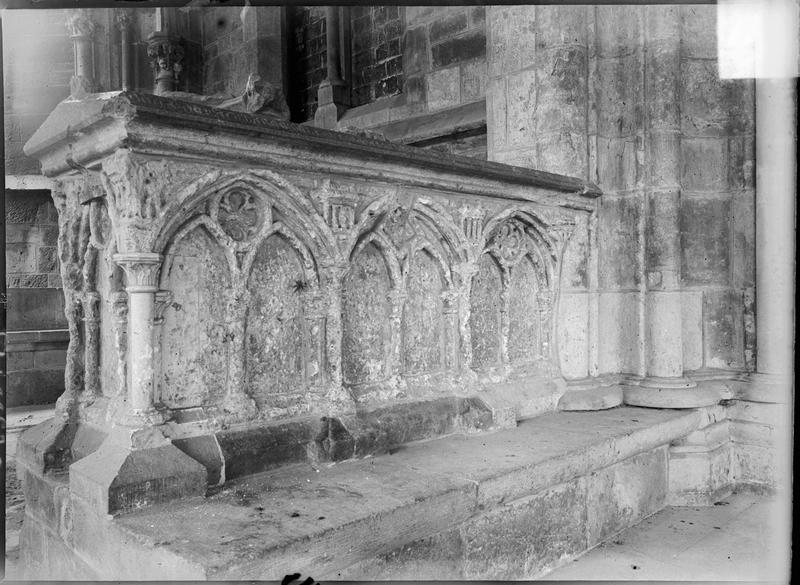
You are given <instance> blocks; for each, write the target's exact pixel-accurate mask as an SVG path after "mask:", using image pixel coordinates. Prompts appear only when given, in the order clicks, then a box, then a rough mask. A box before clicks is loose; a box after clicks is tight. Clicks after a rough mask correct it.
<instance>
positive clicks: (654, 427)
mask: <svg viewBox="0 0 800 585" xmlns="http://www.w3.org/2000/svg"><path fill="white" fill-rule="evenodd" d="M700 419H701V416H700V414H699V413H698V412H697V411H693V410H685V411H668V410H652V409H645V408H635V407H620V408H615V409H611V410H605V411H600V412H558V413H551V414H546V415H542V416H539V417H536V418H534V419H529V420H526V421H523V422H522V423H521V424H520V425H519V426H518V427H517V428H515V429H507V430H501V431H497V432H493V433H486V434H479V435H455V436H450V437H446V438H441V439H436V440H432V441H428V442H421V443H416V444H411V445H406V446H405V447H403V448H401V449H398V450H397V451H394V452H393V453H392V454H387V455H383V456H377V457H372V458H368V459H363V460H357V461H348V462H344V463H339V464H336V465H331V466H330V467H322V468H320V469H314V468H313V467H311V466H310V465H308V464H298V465H294V466H291V467H284V468H280V469H276V470H273V471H269V472H265V473H261V474H258V475H253V476H249V477H243V478H240V479H239V480H235V481H233V482H230V483H228V484H226V485H225V486H224V488H223V489H221V490H220V491H218V492H217V493H216V494H213V495H210V496H209V497H207V498H205V499H202V498H194V499H190V500H184V501H180V502H174V503H171V504H168V505H158V506H153V507H152V508H148V509H145V510H141V511H137V512H132V513H129V514H126V515H123V516H119V517H117V518H113V519H110V518H106V519H101V518H96V517H95V520H91V518H92V517H93V516H94V515H93V514H92V513H91V511H90V509H89V508H88V507H86V509H85V510H82V509H81V507H83V506H84V505H83V504H82V503H81V502H80V501H73V504H74V508H73V511H72V518H73V525H74V527H73V532H74V531H75V529H77V528H78V526H77V525H76V523H77V524H81V523H93V525H92V526H91V527H90V526H88V525H87V526H85V527H84V528H83V529H82V530H81V531H80V532H81V533H82V534H84V535H92V536H91V538H89V539H88V541H87V542H81V539H76V538H73V539H72V541H73V546H74V547H75V549H76V551H77V552H78V554H79V555H80V556H81V558H83V559H84V560H85V561H86V562H87V564H88V565H89V566H92V567H94V568H95V570H96V571H97V572H98V577H99V578H103V579H126V578H127V579H129V578H145V577H141V576H140V575H145V574H147V575H158V574H159V572H158V571H159V569H158V567H156V566H148V565H149V564H153V563H154V562H155V561H153V560H151V559H156V558H157V559H160V562H161V563H162V565H163V564H171V566H170V569H169V572H170V578H184V579H198V578H200V579H202V578H205V579H215V580H228V579H268V580H272V579H281V578H282V577H283V576H284V575H287V574H290V573H295V572H300V573H303V574H304V575H312V576H313V577H314V578H315V579H336V578H356V577H358V578H365V577H366V578H382V579H385V578H418V579H442V578H467V579H473V578H481V579H487V578H489V579H520V578H533V577H535V576H537V575H541V574H543V573H544V572H546V571H548V570H550V569H552V567H554V566H556V565H558V564H560V563H561V562H563V561H564V560H565V559H568V558H572V557H574V556H577V555H579V554H581V553H582V552H584V551H585V550H587V549H588V548H591V547H592V546H594V545H596V544H598V543H599V542H602V541H603V540H605V539H607V538H609V537H611V536H612V535H613V534H615V533H616V532H619V531H620V530H623V529H624V528H627V527H629V526H631V525H633V524H635V523H637V522H638V521H640V520H641V519H642V518H644V517H646V516H648V515H650V514H652V513H655V512H656V511H658V510H659V509H661V508H662V507H663V506H664V505H665V502H666V495H667V483H668V482H667V446H668V445H669V443H670V442H672V441H673V440H676V439H678V438H680V437H683V436H685V435H687V434H688V433H689V432H691V431H692V430H694V429H696V428H697V426H698V424H699V423H700ZM97 523H99V524H101V525H102V524H104V523H105V526H99V525H97ZM119 535H124V538H123V537H121V536H119ZM120 540H122V541H124V542H125V543H126V550H128V551H129V553H130V556H129V558H134V559H138V561H136V562H130V563H128V564H127V567H135V568H136V570H138V571H139V573H138V574H134V573H130V572H128V571H130V570H132V569H126V568H125V567H122V566H115V564H114V562H109V560H108V559H113V558H116V557H115V556H114V555H113V554H111V552H112V551H111V550H110V549H109V550H105V549H106V548H107V547H108V546H111V545H107V544H106V543H107V542H112V541H117V542H119V541H120ZM117 556H118V555H117ZM166 559H171V560H166ZM176 571H177V573H176ZM151 578H153V577H151Z"/></svg>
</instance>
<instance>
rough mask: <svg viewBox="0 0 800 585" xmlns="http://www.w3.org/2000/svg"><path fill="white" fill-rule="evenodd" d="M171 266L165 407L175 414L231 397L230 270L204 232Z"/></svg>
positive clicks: (184, 243)
mask: <svg viewBox="0 0 800 585" xmlns="http://www.w3.org/2000/svg"><path fill="white" fill-rule="evenodd" d="M169 256H170V257H169V258H168V259H167V261H166V262H165V264H166V267H167V268H168V270H169V273H168V277H167V285H166V287H167V288H168V290H170V291H172V295H173V296H172V300H171V303H170V306H169V307H168V308H167V310H165V311H164V323H163V325H162V334H161V387H160V390H159V393H160V398H161V401H162V402H163V403H164V404H165V405H166V406H168V407H170V408H186V407H190V406H199V405H202V404H212V403H215V402H217V401H218V400H219V399H221V397H222V396H223V394H224V392H225V384H226V378H227V364H228V356H227V349H228V348H227V338H226V325H225V321H226V315H225V291H226V290H227V289H228V287H230V282H229V277H228V264H227V262H226V259H225V255H224V253H223V251H222V249H221V248H220V246H219V245H218V244H217V243H216V242H215V241H214V240H213V239H212V238H211V236H210V235H209V234H208V232H207V231H206V230H205V228H203V227H197V228H195V229H193V230H192V231H191V232H189V233H188V234H187V235H186V236H185V237H184V238H182V239H181V240H180V241H179V242H177V243H176V244H175V245H174V247H173V248H172V250H171V252H170V254H169Z"/></svg>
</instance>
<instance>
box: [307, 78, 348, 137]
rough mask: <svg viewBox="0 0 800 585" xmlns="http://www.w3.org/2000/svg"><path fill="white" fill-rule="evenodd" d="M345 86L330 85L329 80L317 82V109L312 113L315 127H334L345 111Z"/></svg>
mask: <svg viewBox="0 0 800 585" xmlns="http://www.w3.org/2000/svg"><path fill="white" fill-rule="evenodd" d="M346 93H347V86H345V85H332V84H331V82H330V81H329V80H327V79H326V80H325V81H323V82H322V83H320V84H319V89H318V90H317V103H318V104H319V105H318V106H317V111H316V112H315V113H314V125H315V126H316V127H317V128H329V129H334V128H336V125H337V124H338V123H339V120H341V118H342V115H344V113H345V112H346V111H347V105H346V103H347V99H346V95H345V94H346Z"/></svg>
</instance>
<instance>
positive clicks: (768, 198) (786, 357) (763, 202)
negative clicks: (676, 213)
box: [756, 78, 797, 401]
mask: <svg viewBox="0 0 800 585" xmlns="http://www.w3.org/2000/svg"><path fill="white" fill-rule="evenodd" d="M795 99H796V92H795V80H794V79H791V78H789V79H759V80H757V81H756V161H757V168H756V186H757V188H756V335H757V349H756V370H757V371H758V372H759V373H763V374H771V375H773V376H776V377H779V378H786V380H787V381H788V379H789V377H790V374H791V370H792V364H793V361H794V360H793V342H794V268H795V249H794V230H795V200H794V198H795V183H796V179H795V164H796V163H795V157H794V150H795V136H796V126H795V124H796V123H797V120H796V112H797V110H796V104H795ZM788 392H791V386H790V385H787V394H786V395H785V396H783V397H781V398H783V399H784V400H786V401H791V396H790V395H789V394H788ZM782 401H783V400H782Z"/></svg>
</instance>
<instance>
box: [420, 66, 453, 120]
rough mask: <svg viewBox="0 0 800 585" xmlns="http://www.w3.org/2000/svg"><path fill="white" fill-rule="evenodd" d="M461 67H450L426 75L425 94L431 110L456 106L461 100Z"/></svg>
mask: <svg viewBox="0 0 800 585" xmlns="http://www.w3.org/2000/svg"><path fill="white" fill-rule="evenodd" d="M460 83H461V82H460V76H459V68H458V67H457V66H456V67H449V68H447V69H440V70H439V71H435V72H432V73H429V74H428V75H426V76H425V95H426V96H427V98H428V109H429V110H441V109H444V108H447V107H450V106H455V105H457V104H458V101H459V87H460Z"/></svg>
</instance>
